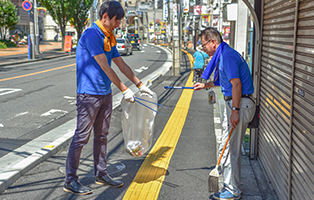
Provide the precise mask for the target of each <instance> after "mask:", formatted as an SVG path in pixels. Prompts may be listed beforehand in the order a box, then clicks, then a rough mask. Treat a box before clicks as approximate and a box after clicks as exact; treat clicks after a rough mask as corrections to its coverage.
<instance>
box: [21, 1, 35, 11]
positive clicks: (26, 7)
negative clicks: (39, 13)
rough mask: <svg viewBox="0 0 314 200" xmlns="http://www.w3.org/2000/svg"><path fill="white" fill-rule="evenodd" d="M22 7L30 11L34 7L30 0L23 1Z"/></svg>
mask: <svg viewBox="0 0 314 200" xmlns="http://www.w3.org/2000/svg"><path fill="white" fill-rule="evenodd" d="M22 7H23V9H24V10H25V11H30V10H31V9H32V7H33V5H32V3H31V2H30V1H28V0H25V1H23V3H22Z"/></svg>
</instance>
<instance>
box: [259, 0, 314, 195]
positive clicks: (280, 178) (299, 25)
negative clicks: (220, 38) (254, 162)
mask: <svg viewBox="0 0 314 200" xmlns="http://www.w3.org/2000/svg"><path fill="white" fill-rule="evenodd" d="M262 4H263V5H262V6H263V14H262V18H263V19H262V52H261V74H260V75H261V79H260V80H261V82H260V116H261V117H260V129H259V138H258V158H259V160H260V162H261V164H262V166H263V168H264V170H265V172H266V175H267V176H268V178H269V180H270V182H271V184H272V186H273V188H274V189H275V191H276V193H277V196H278V198H279V199H313V198H314V1H313V0H298V1H296V0H290V1H289V0H264V1H263V3H262ZM295 41H296V42H295ZM291 116H292V117H291ZM290 133H291V134H290Z"/></svg>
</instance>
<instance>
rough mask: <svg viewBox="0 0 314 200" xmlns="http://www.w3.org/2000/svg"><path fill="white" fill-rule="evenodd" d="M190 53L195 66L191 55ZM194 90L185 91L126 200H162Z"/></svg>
mask: <svg viewBox="0 0 314 200" xmlns="http://www.w3.org/2000/svg"><path fill="white" fill-rule="evenodd" d="M186 53H187V54H188V55H189V59H190V63H191V65H192V61H193V60H191V58H192V56H191V54H189V53H188V52H186ZM192 80H193V73H191V74H190V76H189V78H188V80H187V82H186V84H185V86H186V87H191V86H193V84H192V83H193V82H192ZM193 92H194V90H183V92H182V94H181V96H180V99H179V101H178V102H177V104H176V107H175V109H174V111H173V112H172V114H171V116H170V118H169V120H168V122H167V124H166V126H165V128H164V130H163V132H162V133H161V135H160V136H159V138H158V140H157V141H156V143H155V145H154V147H153V148H152V149H151V151H150V152H149V154H148V156H147V157H146V158H145V160H144V162H143V163H142V165H141V167H140V169H139V170H138V172H137V174H136V175H135V177H134V179H133V181H132V183H131V185H130V186H129V188H128V190H127V191H126V193H125V195H124V198H123V199H124V200H135V199H137V200H144V199H147V200H154V199H158V195H159V192H160V188H161V186H162V184H163V181H164V179H165V175H166V172H167V169H168V166H169V163H170V160H171V157H172V155H173V152H174V150H175V148H176V146H177V143H178V140H179V138H180V135H181V132H182V129H183V126H184V124H185V120H186V117H187V114H188V111H189V108H190V103H191V100H192V96H193Z"/></svg>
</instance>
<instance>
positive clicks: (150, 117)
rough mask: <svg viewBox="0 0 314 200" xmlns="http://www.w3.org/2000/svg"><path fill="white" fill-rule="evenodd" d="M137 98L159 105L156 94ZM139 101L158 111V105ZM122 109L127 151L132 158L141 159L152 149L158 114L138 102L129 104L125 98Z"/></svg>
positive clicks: (138, 95)
mask: <svg viewBox="0 0 314 200" xmlns="http://www.w3.org/2000/svg"><path fill="white" fill-rule="evenodd" d="M135 97H139V98H141V99H145V100H148V101H152V102H154V103H157V95H156V93H154V96H153V97H151V96H149V95H146V94H141V93H138V94H136V95H135ZM138 101H140V102H141V103H143V104H145V105H147V106H149V107H150V108H152V109H154V110H156V111H157V105H155V104H152V103H149V102H146V101H143V100H138ZM121 108H122V116H121V120H122V130H123V137H124V147H125V150H126V152H127V153H129V154H130V155H131V156H133V157H139V156H141V155H143V154H144V153H145V152H146V151H148V150H149V149H150V148H151V145H152V142H153V131H154V121H155V116H156V112H154V111H153V110H150V109H149V108H146V107H145V106H143V105H141V104H140V103H138V102H134V103H129V102H127V101H126V100H125V99H124V98H123V99H122V102H121Z"/></svg>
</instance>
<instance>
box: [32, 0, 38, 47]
mask: <svg viewBox="0 0 314 200" xmlns="http://www.w3.org/2000/svg"><path fill="white" fill-rule="evenodd" d="M33 4H34V25H35V37H36V39H35V42H36V51H37V53H40V52H39V30H38V12H37V1H36V0H33Z"/></svg>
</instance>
